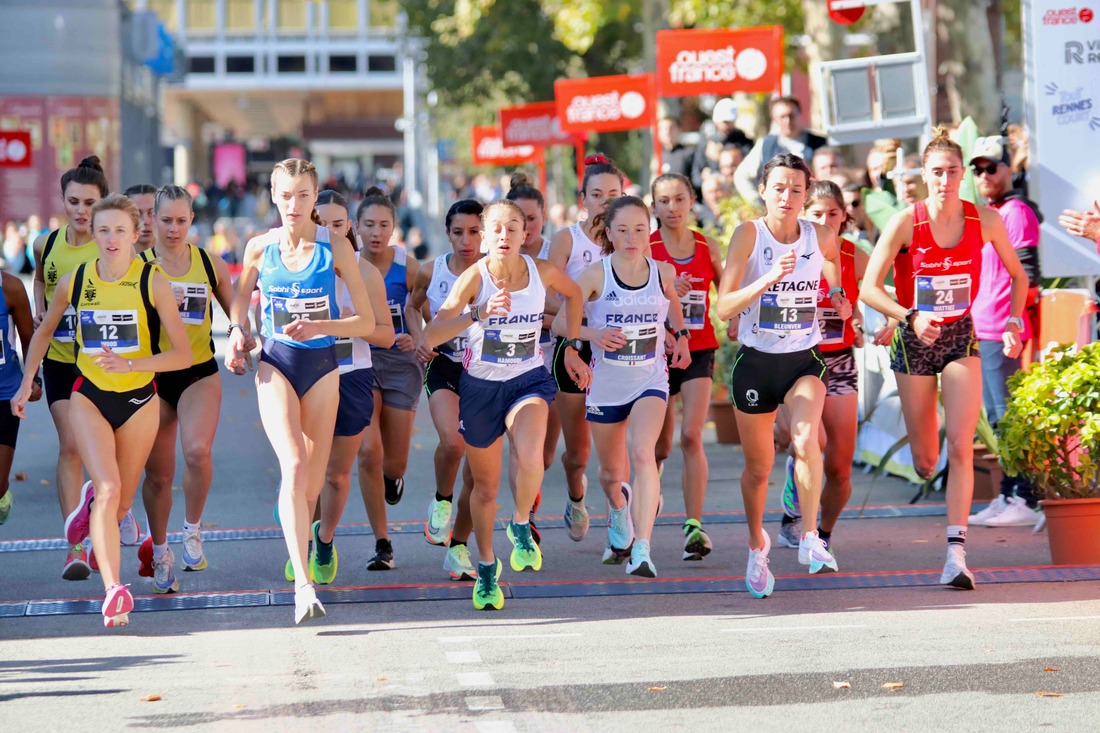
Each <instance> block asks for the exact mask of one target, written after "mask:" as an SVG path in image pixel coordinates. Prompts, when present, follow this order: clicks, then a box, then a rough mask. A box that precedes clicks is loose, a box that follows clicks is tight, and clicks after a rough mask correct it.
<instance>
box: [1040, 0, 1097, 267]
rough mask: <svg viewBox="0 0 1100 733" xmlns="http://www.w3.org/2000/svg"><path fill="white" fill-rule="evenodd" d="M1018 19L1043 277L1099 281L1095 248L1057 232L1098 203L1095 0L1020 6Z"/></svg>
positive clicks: (1051, 0)
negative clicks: (1068, 215) (1061, 220)
mask: <svg viewBox="0 0 1100 733" xmlns="http://www.w3.org/2000/svg"><path fill="white" fill-rule="evenodd" d="M1023 15H1024V17H1023V28H1024V70H1025V80H1026V81H1025V86H1024V99H1025V104H1026V107H1027V124H1028V129H1029V131H1030V161H1029V172H1030V176H1031V197H1032V198H1034V199H1035V200H1036V201H1037V202H1038V204H1039V208H1040V209H1041V210H1042V212H1043V216H1044V217H1045V221H1044V222H1043V225H1042V235H1041V238H1040V242H1039V246H1040V256H1041V257H1042V268H1043V275H1044V276H1046V277H1060V276H1080V275H1097V274H1100V255H1098V254H1097V251H1096V244H1095V243H1093V242H1088V241H1086V240H1084V239H1081V238H1080V237H1074V236H1071V235H1070V234H1069V233H1067V232H1066V231H1065V230H1064V229H1062V227H1060V226H1058V214H1059V213H1061V211H1062V209H1076V210H1078V211H1085V210H1088V209H1091V208H1092V202H1093V201H1095V200H1100V155H1097V150H1100V0H1093V2H1091V3H1085V4H1077V5H1073V4H1069V3H1063V2H1061V1H1060V0H1023Z"/></svg>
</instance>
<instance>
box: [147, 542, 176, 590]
mask: <svg viewBox="0 0 1100 733" xmlns="http://www.w3.org/2000/svg"><path fill="white" fill-rule="evenodd" d="M179 589H180V584H179V583H178V582H176V556H175V554H174V553H173V552H172V548H171V547H169V548H168V549H167V550H166V551H165V553H164V554H163V555H161V556H160V559H159V560H157V559H154V560H153V592H154V593H175V592H176V591H178V590H179Z"/></svg>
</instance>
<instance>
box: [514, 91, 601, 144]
mask: <svg viewBox="0 0 1100 733" xmlns="http://www.w3.org/2000/svg"><path fill="white" fill-rule="evenodd" d="M500 130H501V133H502V135H503V140H504V144H505V145H537V146H539V147H544V148H548V147H550V146H552V145H571V146H572V145H576V144H577V143H578V142H584V138H585V136H584V135H578V134H576V133H573V134H570V133H567V132H562V130H561V122H560V121H559V120H558V108H557V105H555V104H554V103H553V102H535V103H533V104H521V105H518V106H515V107H502V108H501V109H500Z"/></svg>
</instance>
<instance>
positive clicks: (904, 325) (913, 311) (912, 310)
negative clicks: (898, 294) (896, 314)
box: [898, 308, 918, 331]
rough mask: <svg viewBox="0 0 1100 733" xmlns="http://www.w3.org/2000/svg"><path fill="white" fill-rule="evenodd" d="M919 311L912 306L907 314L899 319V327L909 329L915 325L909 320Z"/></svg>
mask: <svg viewBox="0 0 1100 733" xmlns="http://www.w3.org/2000/svg"><path fill="white" fill-rule="evenodd" d="M917 312H918V311H917V309H916V308H910V309H909V310H907V311H905V316H904V317H903V318H902V319H901V320H900V321H898V327H899V328H903V329H905V330H907V331H908V330H909V329H911V328H912V327H913V324H912V323H910V322H909V319H910V318H912V317H913V316H914V315H915V314H916V313H917Z"/></svg>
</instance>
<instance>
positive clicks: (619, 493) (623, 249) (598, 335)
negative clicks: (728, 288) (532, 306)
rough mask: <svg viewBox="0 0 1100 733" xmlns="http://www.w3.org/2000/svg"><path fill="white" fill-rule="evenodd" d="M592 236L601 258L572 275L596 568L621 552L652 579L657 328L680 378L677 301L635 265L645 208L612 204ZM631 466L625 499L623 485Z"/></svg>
mask: <svg viewBox="0 0 1100 733" xmlns="http://www.w3.org/2000/svg"><path fill="white" fill-rule="evenodd" d="M592 233H593V235H594V236H595V239H596V241H597V242H599V243H600V246H601V247H602V249H603V254H604V258H603V261H602V262H597V263H596V264H595V265H592V266H591V267H589V268H588V269H586V270H585V271H584V272H583V273H581V277H580V281H579V282H578V283H577V284H578V285H580V289H581V296H582V297H583V298H584V303H585V307H584V310H585V314H586V316H587V323H588V325H587V326H585V327H583V328H581V338H582V339H585V340H586V341H588V342H589V343H591V344H592V383H591V385H590V386H589V388H588V395H587V415H586V416H587V419H588V421H589V422H591V423H592V437H593V438H595V440H596V454H597V455H598V456H599V460H600V485H601V486H603V490H604V493H605V494H606V495H607V502H608V504H609V505H610V507H611V516H610V519H609V520H608V525H607V527H608V528H607V550H606V551H605V552H604V558H603V561H604V563H608V564H618V563H620V562H622V559H623V556H624V555H625V554H626V551H627V550H630V562H629V563H627V566H626V572H627V573H629V574H631V575H639V576H642V577H645V578H655V577H657V571H656V568H654V566H653V561H652V560H651V559H650V552H649V543H650V539H651V537H652V535H653V522H654V520H655V519H656V518H657V502H658V497H659V496H660V493H661V479H660V477H659V476H658V474H657V458H656V446H657V438H658V437H659V436H660V434H661V428H662V426H663V425H664V418H665V412H666V409H667V406H668V405H667V401H668V382H669V373H668V365H667V364H668V362H666V359H665V325H664V324H665V319H666V318H667V319H668V320H669V321H670V322H671V323H672V328H673V329H674V331H675V339H676V340H675V344H674V346H673V350H672V358H671V365H672V368H674V369H685V368H687V367H688V364H689V362H690V360H691V356H690V354H689V353H688V349H689V346H688V330H687V329H686V328H685V327H684V314H683V312H682V311H681V310H680V309H679V308H672V309H671V310H670V309H669V307H668V306H669V303H671V302H674V301H675V300H676V299H677V296H676V286H675V285H674V282H673V281H674V280H675V278H676V270H675V268H674V267H673V266H672V265H669V264H667V263H660V264H658V263H657V262H656V261H654V260H651V259H650V258H648V257H646V255H645V253H646V250H647V249H648V248H649V209H648V208H647V207H646V205H645V202H643V201H642V200H641V199H639V198H636V197H634V196H623V197H621V198H617V199H615V200H614V201H612V202H611V204H610V205H609V206H608V207H607V210H606V212H605V213H603V214H599V215H597V217H596V221H595V222H594V227H593V230H592ZM561 325H564V324H560V323H559V324H558V327H559V328H560V327H561ZM628 428H629V433H630V435H629V438H630V440H629V447H628V440H627V438H628V435H627V432H628ZM632 465H633V467H634V488H633V490H632V489H631V486H630V484H629V483H628V481H629V480H630V468H631V466H632ZM631 514H633V516H631Z"/></svg>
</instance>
